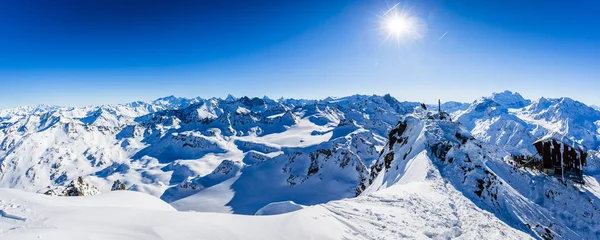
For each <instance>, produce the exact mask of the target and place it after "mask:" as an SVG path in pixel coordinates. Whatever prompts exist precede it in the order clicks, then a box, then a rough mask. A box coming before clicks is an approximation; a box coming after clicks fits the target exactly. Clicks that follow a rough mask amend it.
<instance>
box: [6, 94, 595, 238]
mask: <svg viewBox="0 0 600 240" xmlns="http://www.w3.org/2000/svg"><path fill="white" fill-rule="evenodd" d="M439 107H440V108H441V109H442V110H443V111H444V114H447V115H448V117H447V118H443V117H442V118H443V119H440V113H439V112H438V106H437V105H424V106H422V105H421V104H420V103H417V102H403V101H399V100H397V99H396V98H394V97H392V96H390V95H385V96H377V95H372V96H366V95H354V96H348V97H342V98H331V97H330V98H326V99H322V100H305V99H284V98H281V99H276V100H275V99H270V98H267V97H263V98H249V97H241V98H237V97H233V96H231V95H230V96H228V97H227V98H225V99H220V98H209V99H203V98H192V99H188V98H178V97H173V96H170V97H165V98H160V99H157V100H155V101H152V102H133V103H128V104H121V105H103V106H90V107H58V106H46V105H40V106H37V107H18V108H13V109H4V110H0V187H2V188H7V189H0V216H3V217H0V237H2V236H6V237H8V239H11V238H12V239H23V238H29V237H32V236H33V235H35V234H41V235H44V236H55V235H53V234H56V236H59V235H60V234H63V235H62V236H64V235H65V234H66V235H68V236H72V238H75V239H77V238H78V236H85V235H78V234H85V231H84V230H85V229H94V228H97V227H98V226H101V228H102V229H104V228H108V229H111V228H110V227H109V226H116V227H115V228H112V230H107V231H100V232H98V231H97V232H98V234H104V235H102V236H104V237H110V236H115V234H122V233H124V232H126V233H128V234H129V235H123V236H130V238H137V239H152V238H155V239H178V238H186V237H185V236H184V235H181V234H183V233H181V232H186V231H187V232H188V233H190V234H191V233H197V234H208V235H206V236H213V237H212V238H210V239H239V238H240V237H241V238H244V239H278V238H289V239H307V238H314V239H344V238H345V239H403V238H416V239H423V238H434V239H448V238H452V239H454V238H462V239H490V238H491V239H500V238H503V239H504V238H508V239H524V238H534V239H598V238H600V225H599V224H598V223H600V199H599V198H600V184H599V183H598V179H600V178H599V177H600V164H598V161H599V160H598V159H599V158H600V154H599V153H598V150H599V149H600V130H599V128H600V111H598V109H597V108H595V107H592V106H587V105H586V104H584V103H581V102H578V101H576V100H573V99H570V98H552V99H549V98H540V99H537V100H528V99H524V98H523V97H522V96H521V95H520V94H518V93H513V92H510V91H505V92H501V93H493V94H492V95H491V96H488V97H482V98H480V99H477V100H475V101H474V102H472V103H460V102H446V103H443V104H441V105H440V106H439ZM548 136H552V137H555V138H559V139H562V140H564V141H565V142H569V143H572V144H577V145H580V146H582V147H583V148H584V149H585V151H586V152H587V156H588V160H587V166H585V168H584V171H583V173H584V178H583V179H584V183H583V184H582V183H575V182H571V181H568V180H564V179H562V178H560V177H557V176H552V175H547V174H545V173H543V172H541V171H538V170H536V169H529V168H523V167H519V166H517V165H516V164H515V161H514V159H513V156H516V155H529V156H532V155H535V154H536V149H535V147H534V146H533V143H534V142H535V141H537V140H538V139H542V138H545V137H548ZM8 188H11V189H8ZM117 189H127V190H130V191H123V192H118V193H117V192H111V190H117ZM100 192H101V193H102V194H99V195H96V194H97V193H100ZM136 192H141V193H145V194H141V193H136ZM34 193H48V194H49V195H70V196H72V195H79V196H86V197H82V198H77V197H60V196H44V195H42V194H34ZM88 195H95V196H88ZM147 195H152V196H154V197H156V198H160V199H161V200H162V201H161V200H158V199H156V198H154V197H151V196H147ZM135 201H138V202H139V201H142V202H146V203H147V204H141V205H139V206H135V205H136V204H135V203H134V202H135ZM57 206H61V207H62V208H63V209H62V211H56V210H52V209H56V207H57ZM94 206H95V207H98V206H104V207H105V208H106V209H105V211H98V209H97V208H94ZM106 206H108V207H106ZM124 207H125V208H130V209H129V210H127V211H119V209H121V208H124ZM192 211H193V212H195V213H189V212H192ZM77 212H85V213H89V214H87V215H85V214H83V215H78V214H76V213H77ZM183 212H186V213H183ZM109 214H112V215H114V216H118V217H115V218H107V217H105V216H108V215H109ZM215 214H216V215H215ZM242 215H267V216H260V217H251V216H242ZM139 216H156V217H160V218H165V219H169V221H172V223H170V224H167V225H166V224H165V223H164V222H156V221H152V220H147V219H142V218H140V217H139ZM44 219H46V220H44ZM48 219H49V220H48ZM74 219H79V220H80V222H82V223H80V224H74V225H69V224H68V223H69V222H73V221H74ZM211 219H214V221H215V222H214V223H210V220H211ZM311 219H312V220H311ZM190 221H195V222H202V223H204V224H207V226H213V225H214V226H219V227H220V228H221V229H220V230H212V232H211V230H210V227H207V226H203V227H201V228H200V229H194V225H193V224H191V225H190V223H189V222H190ZM281 221H285V222H286V223H287V224H289V225H290V226H288V225H284V224H282V223H278V222H281ZM229 222H231V223H236V224H239V225H240V227H236V225H231V224H230V223H229ZM92 223H93V224H92ZM210 224H212V225H210ZM171 225H176V226H178V227H175V228H173V227H171ZM268 225H273V226H280V227H279V228H273V229H270V228H267V227H266V226H268ZM74 226H76V227H74ZM71 228H80V229H76V230H73V229H71ZM40 229H41V230H40ZM135 229H138V230H140V229H141V230H143V231H134V230H135ZM149 229H166V230H164V231H157V230H153V231H155V233H156V234H154V235H151V236H148V235H144V234H145V233H147V232H144V231H150V230H149ZM177 229H179V230H185V231H178V230H177ZM257 229H264V230H261V231H259V232H260V233H256V232H255V231H257ZM201 230H202V231H201ZM323 232H327V233H323ZM32 234H33V235H32ZM111 234H112V235H111ZM210 234H213V235H210ZM36 236H38V235H36ZM124 239H128V237H124Z"/></svg>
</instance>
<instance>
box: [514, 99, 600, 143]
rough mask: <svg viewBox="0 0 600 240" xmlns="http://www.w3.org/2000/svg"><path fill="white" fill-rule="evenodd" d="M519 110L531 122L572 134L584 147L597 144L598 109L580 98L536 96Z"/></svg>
mask: <svg viewBox="0 0 600 240" xmlns="http://www.w3.org/2000/svg"><path fill="white" fill-rule="evenodd" d="M519 114H520V117H522V118H524V119H526V120H528V121H530V122H532V123H535V124H539V125H542V126H543V127H545V128H547V129H549V130H551V131H553V132H557V133H560V134H562V135H564V136H565V137H566V138H572V139H573V140H575V141H577V142H579V143H580V144H582V145H584V146H585V147H587V148H588V149H597V148H598V147H599V146H600V143H599V140H600V137H599V133H600V131H599V126H600V112H599V111H598V110H596V109H593V108H591V107H588V106H587V105H585V104H583V103H581V102H578V101H575V100H573V99H570V98H558V99H546V98H540V99H539V100H537V101H535V102H533V103H532V104H531V106H529V107H527V108H525V109H524V110H523V111H522V112H521V113H519Z"/></svg>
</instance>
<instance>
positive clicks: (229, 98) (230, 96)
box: [225, 94, 237, 102]
mask: <svg viewBox="0 0 600 240" xmlns="http://www.w3.org/2000/svg"><path fill="white" fill-rule="evenodd" d="M235 100H237V98H236V97H235V96H233V95H231V94H227V97H226V98H225V101H227V102H233V101H235Z"/></svg>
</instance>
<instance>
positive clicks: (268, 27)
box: [0, 0, 600, 108]
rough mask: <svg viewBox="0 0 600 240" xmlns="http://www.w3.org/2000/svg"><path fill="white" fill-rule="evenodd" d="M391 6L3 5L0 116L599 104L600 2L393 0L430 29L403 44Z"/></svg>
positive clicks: (69, 1)
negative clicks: (337, 100) (7, 111)
mask: <svg viewBox="0 0 600 240" xmlns="http://www.w3.org/2000/svg"><path fill="white" fill-rule="evenodd" d="M396 3H398V2H397V1H379V0H369V1H364V0H331V1H318V0H303V1H291V0H290V1H280V0H278V1H274V0H273V1H267V0H256V1H236V0H211V1H193V0H179V1H167V0H120V1H117V0H89V1H79V0H55V1H44V0H21V1H17V0H7V1H1V2H0V86H2V87H1V88H0V89H2V90H3V91H1V92H0V108H5V107H14V106H18V105H35V104H41V103H44V104H57V105H69V106H73V105H90V104H104V103H124V102H129V101H134V100H152V99H155V98H158V97H162V96H167V95H176V96H185V97H194V96H202V97H212V96H217V97H224V96H226V95H227V94H228V93H231V94H233V95H236V96H243V95H248V96H263V95H267V96H270V97H273V98H279V97H282V96H284V97H294V98H324V97H327V96H345V95H351V94H357V93H359V94H385V93H390V94H392V95H393V96H395V97H396V98H398V99H400V100H411V101H423V102H435V101H436V99H438V98H442V99H444V100H458V101H468V102H470V101H472V100H474V99H476V98H478V97H480V96H483V95H489V94H491V93H492V92H498V91H502V90H505V89H509V90H513V91H518V92H520V93H522V94H523V95H524V96H525V97H528V98H538V97H540V96H546V97H561V96H567V97H572V98H575V99H577V100H580V101H583V102H585V103H588V104H600V95H598V94H597V90H598V89H599V87H600V81H599V78H600V67H599V66H600V57H598V56H600V27H598V26H600V3H596V2H595V1H581V0H574V1H513V0H506V1H491V0H490V1H476V0H465V1H463V0H453V1H450V0H448V1H444V0H420V1H401V2H400V6H401V7H402V8H403V9H409V10H410V15H411V16H412V17H415V18H418V19H420V21H421V22H422V23H424V24H426V27H424V28H422V29H421V30H422V33H423V37H422V38H420V39H418V40H410V41H408V40H407V41H401V42H400V43H399V42H398V41H394V40H390V39H387V40H386V36H385V32H383V31H382V30H381V20H380V16H381V15H382V14H383V13H384V12H385V11H386V10H387V9H388V8H389V7H391V6H393V5H395V4H396ZM442 36H443V37H442Z"/></svg>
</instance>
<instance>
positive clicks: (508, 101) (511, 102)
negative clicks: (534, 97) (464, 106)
mask: <svg viewBox="0 0 600 240" xmlns="http://www.w3.org/2000/svg"><path fill="white" fill-rule="evenodd" d="M490 99H492V100H494V101H495V102H497V103H500V104H502V105H504V106H506V107H508V108H523V107H525V106H527V105H529V104H531V100H527V99H525V98H523V96H521V94H519V93H518V92H511V91H509V90H506V91H504V92H500V93H492V96H491V97H490Z"/></svg>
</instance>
